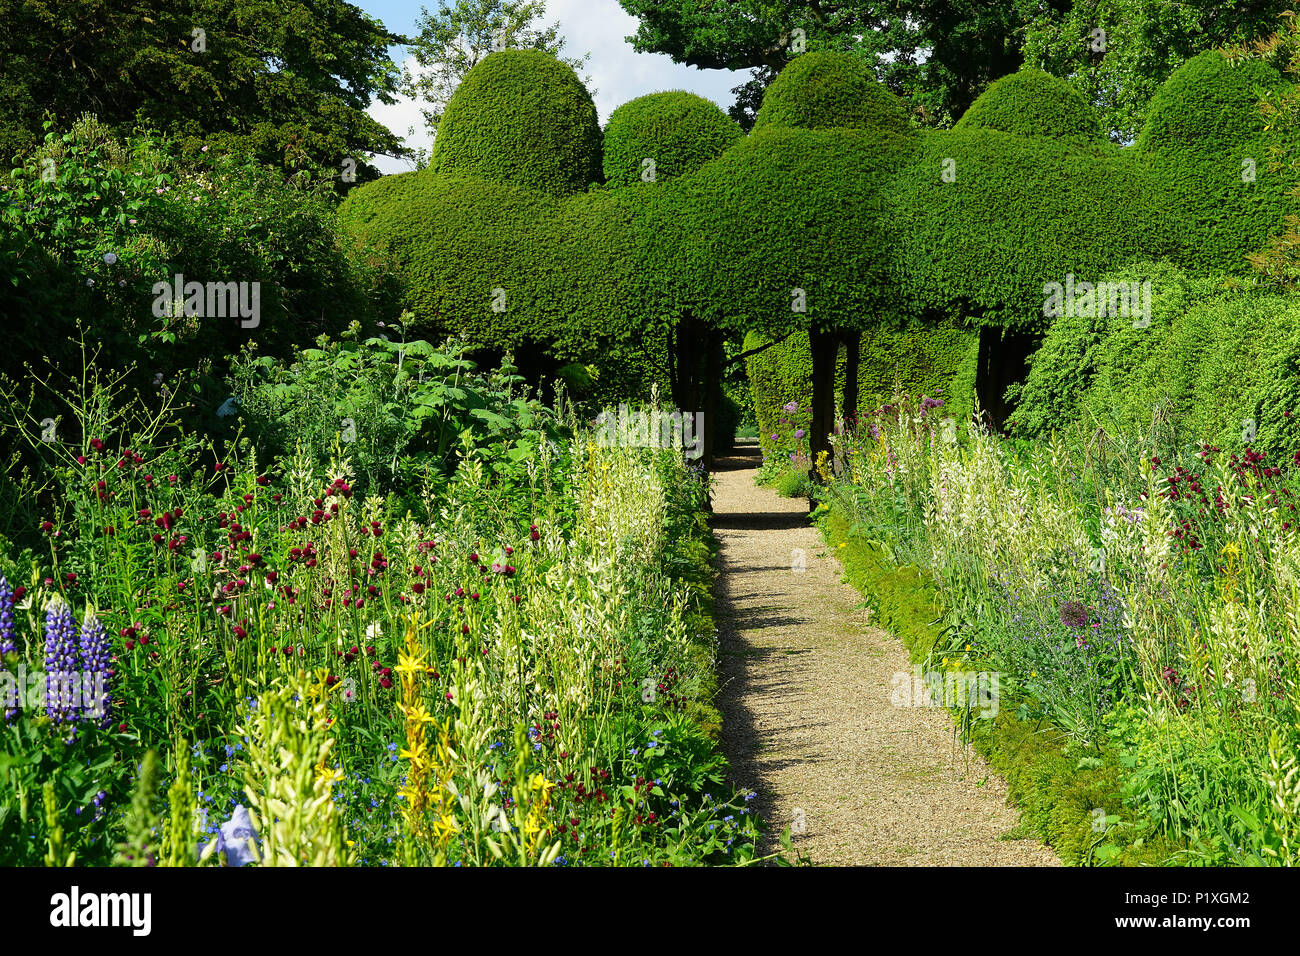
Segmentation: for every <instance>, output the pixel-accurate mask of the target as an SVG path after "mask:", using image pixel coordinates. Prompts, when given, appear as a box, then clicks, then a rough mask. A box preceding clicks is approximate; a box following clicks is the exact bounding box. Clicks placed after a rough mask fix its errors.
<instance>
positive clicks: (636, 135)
mask: <svg viewBox="0 0 1300 956" xmlns="http://www.w3.org/2000/svg"><path fill="white" fill-rule="evenodd" d="M743 135H744V134H743V133H742V132H741V129H740V126H739V125H737V123H736V122H735V120H733V119H731V118H730V117H729V116H727V114H726V113H724V112H722V110H721V109H719V108H718V107H717V106H716V105H715V104H713V103H711V102H709V101H708V100H706V99H705V98H704V97H702V96H696V95H695V94H694V93H686V92H682V91H676V92H671V93H651V94H649V95H647V96H639V97H637V98H636V99H634V100H630V101H629V102H627V103H624V104H623V105H622V106H620V107H619V108H618V109H616V110H614V112H613V113H611V114H610V117H609V123H608V124H607V125H606V126H605V156H604V163H605V181H606V182H607V183H609V184H611V185H615V186H631V185H634V184H636V183H640V182H645V181H647V179H646V177H645V176H644V175H643V173H644V171H645V169H646V167H645V161H646V160H647V159H649V160H653V161H654V178H653V180H652V181H653V182H657V183H661V182H665V181H666V180H669V179H673V178H675V177H677V176H680V175H682V174H683V173H690V172H694V171H695V170H697V169H699V168H700V167H701V166H703V165H704V164H705V163H707V162H708V161H709V160H711V159H716V158H717V157H718V156H720V155H722V153H724V152H725V151H726V150H727V149H728V147H730V146H732V145H733V144H734V143H735V142H736V140H738V139H740V138H741V136H743Z"/></svg>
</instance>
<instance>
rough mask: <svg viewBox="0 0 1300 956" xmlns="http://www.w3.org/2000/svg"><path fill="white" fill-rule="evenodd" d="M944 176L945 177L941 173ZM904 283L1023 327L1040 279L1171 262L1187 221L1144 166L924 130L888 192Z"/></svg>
mask: <svg viewBox="0 0 1300 956" xmlns="http://www.w3.org/2000/svg"><path fill="white" fill-rule="evenodd" d="M945 172H947V173H948V174H949V175H948V177H947V178H948V179H949V180H951V181H947V180H946V179H945ZM892 213H893V215H894V216H895V217H896V218H897V219H898V220H899V221H901V222H904V223H907V225H908V228H906V229H903V230H900V231H899V236H898V239H899V250H898V255H899V259H900V270H901V283H902V287H903V291H904V293H905V294H906V295H908V296H909V297H911V298H913V299H916V300H919V301H920V302H921V303H924V304H926V305H928V306H930V307H933V308H937V309H943V310H946V311H963V312H965V314H968V315H971V316H972V317H975V318H978V319H979V320H980V321H983V322H986V323H990V324H992V323H999V324H1007V325H1012V326H1025V327H1029V328H1037V327H1041V326H1042V325H1043V324H1044V323H1043V319H1044V315H1043V305H1044V288H1043V287H1044V284H1045V283H1048V282H1064V281H1065V280H1066V277H1067V274H1070V273H1072V274H1073V275H1074V276H1076V277H1077V278H1078V279H1080V280H1087V281H1090V282H1095V281H1097V279H1098V278H1099V277H1100V275H1101V274H1102V273H1104V272H1106V271H1109V270H1111V269H1114V268H1118V267H1120V266H1123V265H1125V264H1126V263H1129V262H1134V261H1140V260H1142V259H1151V258H1170V259H1173V260H1175V261H1178V260H1179V259H1180V258H1181V257H1182V256H1183V254H1184V252H1185V246H1184V240H1183V238H1182V237H1183V236H1184V235H1185V233H1186V232H1187V222H1186V220H1185V219H1184V218H1183V216H1182V213H1181V209H1180V208H1179V204H1178V201H1177V200H1176V198H1175V197H1174V196H1172V195H1171V194H1170V193H1169V192H1168V190H1167V189H1166V188H1165V186H1164V184H1163V182H1162V181H1161V179H1160V178H1159V177H1158V176H1157V175H1155V174H1154V173H1153V172H1152V171H1151V170H1150V169H1148V168H1147V166H1146V164H1144V163H1142V162H1140V161H1139V160H1138V159H1137V158H1136V157H1134V156H1132V155H1129V154H1128V153H1125V152H1123V151H1121V150H1120V149H1118V148H1117V147H1112V146H1110V145H1108V144H1097V145H1095V146H1091V147H1083V146H1080V145H1078V144H1077V143H1074V142H1069V141H1063V140H1058V139H1050V138H1046V137H1033V138H1030V137H1023V136H1016V135H1014V134H1011V133H1004V132H1001V131H999V130H993V129H973V128H965V129H954V130H940V131H935V132H932V133H930V134H928V135H927V136H926V137H925V138H924V139H923V141H922V143H921V146H920V148H919V150H918V151H917V153H916V155H915V158H914V159H913V160H912V161H911V162H910V163H909V164H908V165H907V166H906V167H904V168H903V169H902V170H901V172H900V175H899V179H898V182H897V183H896V185H895V188H894V190H893V206H892Z"/></svg>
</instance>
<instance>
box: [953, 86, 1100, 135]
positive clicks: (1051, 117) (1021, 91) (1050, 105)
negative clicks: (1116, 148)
mask: <svg viewBox="0 0 1300 956" xmlns="http://www.w3.org/2000/svg"><path fill="white" fill-rule="evenodd" d="M955 128H956V129H966V128H972V129H996V130H1001V131H1002V132H1004V133H1015V134H1016V135H1017V136H1053V137H1056V138H1058V139H1077V140H1080V141H1082V142H1092V143H1099V142H1105V141H1106V137H1105V134H1104V133H1103V132H1102V129H1101V121H1100V120H1099V119H1098V118H1097V114H1096V112H1095V111H1094V110H1093V108H1092V107H1091V106H1090V105H1089V104H1088V101H1087V100H1085V99H1084V98H1083V94H1082V93H1080V92H1079V91H1078V90H1076V89H1075V88H1074V87H1072V86H1070V85H1069V84H1068V83H1066V81H1065V80H1062V79H1059V78H1057V77H1055V76H1052V75H1051V74H1050V73H1044V72H1043V71H1042V70H1035V69H1032V68H1026V69H1023V70H1020V71H1019V72H1017V73H1009V74H1007V75H1006V76H1004V77H1001V78H1000V79H997V80H994V81H993V83H991V84H990V85H989V88H988V89H987V90H985V91H984V92H983V93H981V94H980V95H979V98H978V99H976V100H975V102H974V103H972V104H971V107H970V109H968V110H967V111H966V112H965V113H964V114H962V118H961V119H960V120H958V121H957V125H956V127H955Z"/></svg>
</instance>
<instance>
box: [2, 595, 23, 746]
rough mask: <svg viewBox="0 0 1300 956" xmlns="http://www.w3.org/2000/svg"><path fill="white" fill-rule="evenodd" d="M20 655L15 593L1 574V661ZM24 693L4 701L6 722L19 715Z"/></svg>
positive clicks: (9, 696) (19, 692) (8, 696)
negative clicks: (6, 657)
mask: <svg viewBox="0 0 1300 956" xmlns="http://www.w3.org/2000/svg"><path fill="white" fill-rule="evenodd" d="M17 653H18V629H17V628H16V627H15V625H14V592H13V589H12V588H10V587H9V582H8V581H6V580H5V576H4V575H3V574H0V659H3V658H4V656H5V655H6V654H17ZM21 693H22V688H21V687H20V688H17V689H16V691H15V692H14V693H13V694H10V695H7V699H6V700H5V701H4V712H5V717H4V719H5V722H6V723H7V722H9V721H10V720H12V719H13V717H14V715H15V714H16V713H18V695H19V694H21Z"/></svg>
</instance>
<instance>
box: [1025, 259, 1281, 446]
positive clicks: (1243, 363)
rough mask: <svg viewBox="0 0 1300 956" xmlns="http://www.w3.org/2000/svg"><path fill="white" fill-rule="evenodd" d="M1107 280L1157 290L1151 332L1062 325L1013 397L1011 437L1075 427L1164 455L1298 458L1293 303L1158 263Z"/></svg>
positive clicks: (1071, 321) (1127, 325)
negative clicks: (1236, 451) (1209, 450)
mask: <svg viewBox="0 0 1300 956" xmlns="http://www.w3.org/2000/svg"><path fill="white" fill-rule="evenodd" d="M1110 279H1111V280H1114V281H1150V282H1151V283H1152V285H1151V289H1152V309H1151V324H1150V327H1146V328H1143V327H1138V328H1135V327H1134V322H1133V320H1132V319H1130V318H1122V317H1114V318H1084V317H1062V318H1060V319H1057V320H1056V321H1055V322H1054V323H1053V324H1052V326H1051V328H1050V329H1049V330H1048V332H1047V334H1046V336H1045V337H1044V339H1043V343H1042V345H1041V346H1040V348H1039V349H1038V351H1037V352H1036V353H1035V354H1034V355H1033V356H1032V357H1031V359H1030V367H1029V374H1028V375H1027V377H1026V379H1025V381H1024V383H1023V385H1022V386H1021V387H1020V388H1019V389H1018V390H1017V395H1016V397H1017V398H1018V407H1017V409H1016V411H1015V412H1014V413H1013V414H1012V416H1011V419H1010V423H1011V426H1012V428H1013V429H1014V430H1015V432H1016V433H1017V434H1019V435H1024V436H1038V437H1041V436H1044V435H1046V434H1047V433H1048V432H1049V431H1052V430H1061V429H1064V428H1067V427H1069V426H1071V425H1074V424H1082V425H1084V426H1086V427H1088V428H1095V427H1096V426H1098V425H1100V426H1102V427H1104V428H1106V429H1107V430H1108V431H1110V432H1112V433H1115V432H1124V433H1128V434H1135V435H1143V436H1146V437H1147V438H1148V439H1149V440H1152V441H1156V442H1158V443H1159V444H1161V445H1163V446H1166V447H1168V446H1174V447H1177V446H1180V445H1182V444H1185V443H1187V442H1193V441H1201V442H1207V443H1209V444H1213V445H1219V446H1221V447H1224V448H1241V447H1243V446H1246V445H1249V446H1251V447H1253V448H1256V449H1258V450H1261V451H1263V452H1265V453H1267V454H1268V455H1270V456H1272V457H1274V458H1278V457H1290V456H1291V454H1292V453H1293V452H1295V451H1296V450H1297V449H1300V428H1297V426H1296V424H1295V421H1296V415H1297V412H1300V404H1297V402H1300V395H1298V394H1297V393H1296V391H1295V387H1294V384H1293V383H1294V381H1295V378H1294V367H1295V359H1294V345H1293V331H1292V330H1293V329H1294V327H1295V323H1296V309H1297V306H1298V303H1297V300H1296V298H1295V297H1294V296H1291V295H1285V294H1280V293H1277V292H1271V291H1268V290H1264V289H1255V290H1243V289H1240V288H1237V287H1236V284H1235V283H1233V282H1231V281H1230V280H1228V279H1225V278H1224V277H1217V278H1216V277H1204V278H1199V277H1192V276H1188V275H1187V274H1186V273H1184V272H1182V271H1181V270H1179V269H1177V268H1175V267H1173V266H1170V265H1168V264H1159V263H1156V264H1143V265H1138V266H1134V267H1133V268H1131V269H1127V270H1123V271H1121V272H1117V273H1114V274H1112V275H1111V277H1110ZM1288 412H1289V413H1290V414H1287V413H1288Z"/></svg>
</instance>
